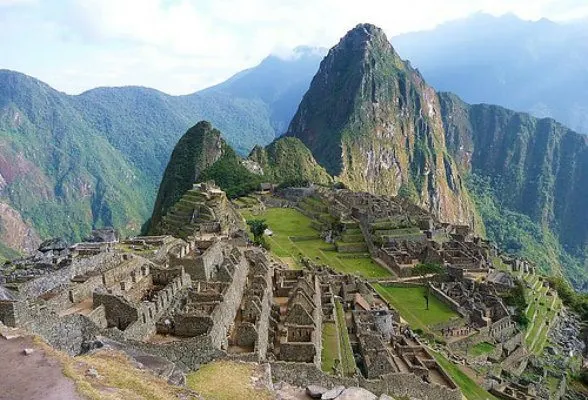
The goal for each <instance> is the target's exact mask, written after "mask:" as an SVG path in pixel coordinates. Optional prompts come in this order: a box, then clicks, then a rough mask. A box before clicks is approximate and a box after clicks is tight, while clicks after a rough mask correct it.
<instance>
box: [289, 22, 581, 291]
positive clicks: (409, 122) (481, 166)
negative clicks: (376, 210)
mask: <svg viewBox="0 0 588 400" xmlns="http://www.w3.org/2000/svg"><path fill="white" fill-rule="evenodd" d="M287 135H288V136H293V137H297V138H299V139H301V140H302V142H304V143H305V144H306V145H307V146H308V147H309V148H310V150H311V151H312V154H313V155H314V157H315V158H316V160H317V161H318V162H319V163H320V164H321V165H322V166H324V167H325V168H326V169H327V171H328V172H329V173H331V174H332V175H334V176H336V177H337V179H338V180H340V181H342V182H343V183H345V184H346V185H347V186H348V187H349V188H351V189H353V190H366V191H369V192H372V193H377V194H388V195H401V196H406V197H408V198H410V199H412V200H414V201H415V202H417V203H418V204H419V205H421V206H422V207H424V208H426V209H428V210H429V211H430V212H432V213H433V214H435V215H436V216H438V217H439V218H440V219H441V220H443V221H447V222H454V223H456V222H457V223H469V224H472V225H474V228H476V230H478V231H479V232H482V231H484V230H485V228H484V226H482V225H483V223H482V222H481V220H480V219H479V217H477V216H478V215H479V214H481V216H482V217H483V219H484V222H486V224H487V225H488V226H487V228H488V229H487V230H488V234H489V236H490V238H491V239H492V240H494V241H496V242H497V243H499V245H501V247H502V248H503V249H505V250H508V251H510V252H514V253H516V254H518V255H520V256H525V257H528V258H530V259H531V260H532V261H534V262H536V263H537V264H539V266H540V267H541V268H543V269H544V270H548V269H552V270H553V271H555V272H558V271H560V270H564V271H565V272H566V275H567V276H568V277H569V278H571V279H572V281H573V282H574V283H575V286H576V287H584V288H586V276H587V272H586V270H587V268H586V266H587V265H588V264H587V261H586V260H587V257H586V253H587V252H588V212H587V211H586V208H585V205H584V204H583V202H584V201H585V199H586V198H588V192H587V190H588V189H586V188H587V187H588V150H587V148H588V146H587V143H588V139H587V138H586V137H585V136H583V135H580V134H577V133H575V132H573V131H571V130H569V129H567V128H565V127H563V126H562V125H560V124H558V123H556V122H555V121H553V120H551V119H537V118H534V117H531V116H530V115H528V114H525V113H517V112H514V111H510V110H506V109H504V108H502V107H498V106H488V105H472V106H470V105H468V104H466V103H464V102H463V101H461V100H459V98H458V97H457V96H455V95H451V94H446V93H436V92H435V90H434V89H433V88H432V87H430V86H429V85H427V83H426V82H425V81H424V80H423V78H422V76H421V75H420V73H419V72H418V71H417V70H415V69H413V68H412V67H411V65H410V64H409V63H408V62H406V61H403V60H402V59H401V58H400V56H399V55H398V54H397V53H396V52H395V51H394V48H393V47H392V45H391V44H390V43H389V42H388V40H387V38H386V36H385V34H384V32H383V31H382V30H381V29H379V28H377V27H375V26H373V25H369V24H360V25H358V26H357V27H355V28H354V29H352V30H351V31H349V32H348V33H347V34H346V35H345V36H344V37H343V38H342V39H341V41H340V42H339V44H338V45H336V46H335V47H333V48H332V49H331V50H330V51H329V53H328V55H327V56H326V58H325V59H324V60H323V61H322V63H321V65H320V68H319V71H318V73H317V75H316V76H315V77H314V79H313V80H312V83H311V86H310V88H309V90H308V92H307V93H306V94H305V96H304V98H303V100H302V102H301V104H300V106H299V108H298V112H297V113H296V115H295V116H294V119H293V120H292V123H291V124H290V127H289V129H288V132H287Z"/></svg>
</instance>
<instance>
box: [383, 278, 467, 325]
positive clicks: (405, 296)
mask: <svg viewBox="0 0 588 400" xmlns="http://www.w3.org/2000/svg"><path fill="white" fill-rule="evenodd" d="M374 287H375V289H376V291H377V292H378V293H379V294H380V296H382V297H383V298H384V299H386V300H387V301H388V302H389V303H390V304H391V305H392V306H393V307H394V308H396V309H397V310H398V312H399V313H400V315H401V316H402V318H404V319H405V320H406V322H408V324H409V325H410V326H411V327H412V328H413V329H421V330H422V331H423V332H429V333H433V332H432V331H431V329H430V327H431V326H434V325H437V324H440V323H442V322H446V321H449V320H450V319H452V318H459V315H458V314H456V313H455V312H454V311H453V310H451V309H450V308H449V307H448V306H446V305H445V304H444V303H441V302H440V301H439V300H437V298H436V297H434V296H432V295H431V296H429V309H428V310H427V309H426V302H425V298H424V295H425V288H423V287H408V288H404V287H393V286H383V285H380V284H375V285H374Z"/></svg>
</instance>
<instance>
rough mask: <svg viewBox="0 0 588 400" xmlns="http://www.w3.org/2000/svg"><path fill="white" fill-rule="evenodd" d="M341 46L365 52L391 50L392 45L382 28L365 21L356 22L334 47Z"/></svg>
mask: <svg viewBox="0 0 588 400" xmlns="http://www.w3.org/2000/svg"><path fill="white" fill-rule="evenodd" d="M341 48H343V49H346V50H355V51H363V52H365V53H366V54H367V53H368V52H369V50H371V51H373V50H379V51H390V50H392V51H393V49H392V45H391V44H390V42H389V41H388V38H387V37H386V34H385V33H384V31H383V30H382V28H379V27H377V26H376V25H372V24H367V23H363V24H358V25H357V26H356V27H355V28H353V29H351V30H350V31H349V32H347V33H346V34H345V36H343V38H341V41H340V42H339V44H338V45H337V46H335V49H341Z"/></svg>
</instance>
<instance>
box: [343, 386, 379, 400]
mask: <svg viewBox="0 0 588 400" xmlns="http://www.w3.org/2000/svg"><path fill="white" fill-rule="evenodd" d="M376 399H377V397H376V395H375V394H373V393H372V392H370V391H368V390H365V389H364V388H360V387H350V388H347V389H345V390H344V391H343V392H342V393H341V394H340V395H339V397H337V400H376Z"/></svg>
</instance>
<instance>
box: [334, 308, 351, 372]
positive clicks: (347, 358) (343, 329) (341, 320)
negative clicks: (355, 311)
mask: <svg viewBox="0 0 588 400" xmlns="http://www.w3.org/2000/svg"><path fill="white" fill-rule="evenodd" d="M335 312H336V314H337V325H338V326H339V348H340V349H341V371H342V372H343V375H345V376H351V375H353V374H354V373H355V359H354V358H353V350H352V349H351V343H350V342H349V333H348V332H347V324H346V323H345V311H343V305H342V304H341V302H340V301H339V300H337V301H336V303H335Z"/></svg>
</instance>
